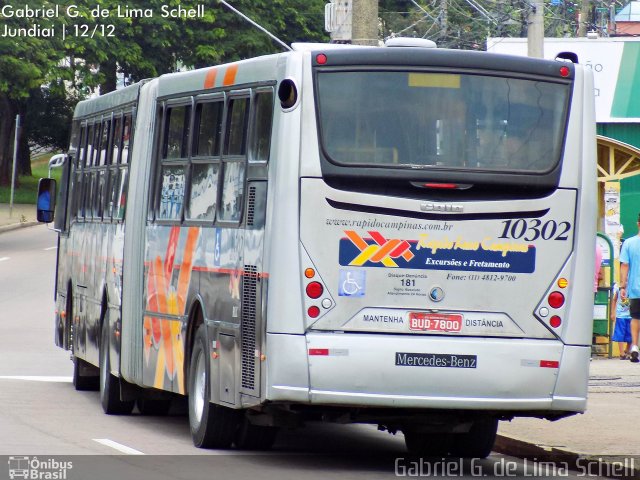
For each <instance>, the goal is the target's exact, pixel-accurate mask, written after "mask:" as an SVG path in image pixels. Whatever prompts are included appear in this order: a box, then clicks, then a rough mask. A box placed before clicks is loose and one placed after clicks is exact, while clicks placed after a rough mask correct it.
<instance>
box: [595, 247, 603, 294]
mask: <svg viewBox="0 0 640 480" xmlns="http://www.w3.org/2000/svg"><path fill="white" fill-rule="evenodd" d="M594 272H595V273H594V275H593V294H594V295H595V294H596V293H598V284H599V283H600V280H602V247H601V246H600V244H599V243H598V242H597V241H596V269H595V270H594Z"/></svg>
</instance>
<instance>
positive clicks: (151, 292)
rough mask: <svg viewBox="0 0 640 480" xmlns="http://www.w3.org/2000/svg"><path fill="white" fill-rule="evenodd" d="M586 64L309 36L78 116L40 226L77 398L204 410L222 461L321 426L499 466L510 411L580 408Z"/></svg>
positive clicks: (195, 419)
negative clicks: (349, 425)
mask: <svg viewBox="0 0 640 480" xmlns="http://www.w3.org/2000/svg"><path fill="white" fill-rule="evenodd" d="M573 57H574V56H572V55H568V54H564V55H560V56H559V58H558V60H556V61H549V60H539V59H528V58H522V57H511V56H503V55H496V54H490V53H486V52H470V51H454V50H444V49H438V48H422V47H419V46H418V47H417V46H392V45H388V46H384V47H351V46H336V45H329V44H327V45H324V44H312V45H305V44H298V45H296V44H294V46H293V50H292V51H291V52H286V53H281V54H275V55H269V56H263V57H258V58H252V59H248V60H243V61H239V62H236V63H231V64H224V65H219V66H214V67H211V68H204V69H199V70H194V71H189V72H182V73H175V74H168V75H163V76H161V77H159V78H156V79H152V80H148V81H144V82H141V83H138V84H135V85H132V86H129V87H127V88H124V89H122V90H119V91H116V92H112V93H109V94H106V95H104V96H101V97H98V98H94V99H90V100H86V101H83V102H80V103H79V104H78V106H77V108H76V111H75V117H74V120H73V133H72V138H71V142H70V143H71V144H70V149H69V151H68V153H66V154H61V155H60V156H56V157H55V158H54V159H53V160H52V166H54V167H56V168H60V169H61V170H62V172H61V173H62V180H61V182H60V185H59V188H55V184H54V183H53V182H51V181H50V180H47V179H45V180H44V181H43V184H42V186H41V187H42V188H41V192H42V193H46V194H48V195H50V196H52V197H51V198H52V199H55V202H54V201H53V200H52V201H50V202H48V203H47V201H46V199H43V203H42V205H41V208H40V212H39V213H40V216H41V219H42V220H45V221H49V222H51V221H53V223H54V228H55V229H56V230H58V231H59V249H58V263H57V274H56V275H57V277H56V292H55V302H56V312H57V313H56V318H55V324H56V343H57V345H59V346H60V347H62V348H65V349H68V350H70V351H71V353H72V358H73V362H74V384H75V387H76V388H77V389H79V390H84V389H93V388H95V389H99V390H100V398H101V402H102V406H103V408H104V410H105V412H107V413H111V414H129V413H131V412H132V410H133V409H134V406H136V405H137V409H138V411H139V412H140V413H141V414H163V413H166V412H167V411H168V409H169V407H170V405H171V401H172V399H173V397H175V396H186V397H188V405H189V407H188V411H189V423H190V426H191V432H192V436H193V441H194V444H195V445H196V446H198V447H209V448H228V447H230V446H232V445H235V446H236V447H237V448H248V449H255V448H260V449H264V448H269V447H270V446H271V445H272V444H273V442H274V439H275V435H276V432H277V429H278V427H282V426H295V425H301V424H303V423H304V422H305V421H309V420H316V419H323V420H327V421H339V422H360V423H370V424H377V425H379V426H380V428H381V429H382V430H388V431H389V432H392V433H395V432H402V433H403V434H404V436H405V439H406V444H407V447H408V449H409V450H410V451H411V452H414V453H418V454H424V455H456V456H468V457H486V456H487V455H488V454H489V453H490V451H491V448H492V446H493V443H494V440H495V435H496V430H497V426H498V422H499V421H500V420H509V419H512V418H514V417H521V416H525V417H539V418H544V419H551V420H554V419H558V418H562V417H565V416H569V415H573V414H575V413H579V412H582V411H583V410H584V409H585V406H586V397H587V380H588V366H589V358H590V352H591V350H590V344H591V321H590V319H591V318H592V285H593V281H592V279H593V273H594V272H593V268H594V262H593V261H592V260H593V255H594V238H595V222H596V220H595V212H596V157H595V156H596V150H595V120H594V110H593V82H592V75H591V72H590V71H589V70H587V69H584V68H583V67H582V66H581V65H579V64H578V63H577V61H576V60H577V59H575V58H573ZM571 59H573V60H574V61H573V62H572V61H569V60H571ZM54 194H55V196H53V195H54ZM54 212H55V213H54Z"/></svg>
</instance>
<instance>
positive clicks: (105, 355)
mask: <svg viewBox="0 0 640 480" xmlns="http://www.w3.org/2000/svg"><path fill="white" fill-rule="evenodd" d="M105 315H106V318H105V319H104V321H103V324H102V335H101V339H100V403H101V404H102V409H103V410H104V413H107V414H109V415H127V414H129V413H131V411H132V410H133V406H134V404H135V402H134V401H122V400H120V381H119V379H118V377H116V376H114V375H112V374H111V362H110V359H109V348H110V347H109V317H108V315H109V313H108V312H107V313H105Z"/></svg>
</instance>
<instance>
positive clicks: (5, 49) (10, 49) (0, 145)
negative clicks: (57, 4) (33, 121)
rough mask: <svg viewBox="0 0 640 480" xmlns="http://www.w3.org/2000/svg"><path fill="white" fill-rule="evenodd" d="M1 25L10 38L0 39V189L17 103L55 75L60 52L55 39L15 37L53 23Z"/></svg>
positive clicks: (6, 175)
mask: <svg viewBox="0 0 640 480" xmlns="http://www.w3.org/2000/svg"><path fill="white" fill-rule="evenodd" d="M26 3H27V2H25V1H23V0H15V1H13V2H12V3H11V5H12V6H13V7H14V9H18V8H20V7H23V6H24V5H26ZM47 4H48V2H45V5H47ZM3 25H4V26H6V27H5V28H7V29H8V31H9V33H10V35H7V36H4V35H3V36H2V37H0V185H7V184H9V182H10V180H11V165H12V163H13V162H12V160H13V128H14V120H15V117H16V114H17V113H18V112H19V111H20V102H21V101H23V100H25V99H26V98H28V96H29V93H30V92H31V91H32V89H34V88H37V87H39V86H40V85H42V84H43V83H45V82H46V81H47V79H48V78H49V75H50V74H51V73H52V72H54V71H55V68H56V64H57V62H58V61H59V60H60V58H61V48H60V44H59V42H58V41H57V39H56V38H49V37H45V36H43V35H40V36H30V35H26V34H20V35H19V36H17V35H18V34H19V33H21V31H20V30H18V29H29V28H31V27H33V26H34V25H38V26H39V27H40V28H41V29H46V28H51V27H53V26H54V24H53V21H50V20H47V19H42V18H40V19H38V22H37V23H36V22H35V21H34V19H26V18H21V17H19V18H18V17H9V18H5V19H4V24H3ZM11 35H16V36H11Z"/></svg>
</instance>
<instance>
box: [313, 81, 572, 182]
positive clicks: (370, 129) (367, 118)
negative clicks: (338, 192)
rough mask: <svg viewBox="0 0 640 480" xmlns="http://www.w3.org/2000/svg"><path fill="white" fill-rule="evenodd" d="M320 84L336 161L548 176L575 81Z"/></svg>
mask: <svg viewBox="0 0 640 480" xmlns="http://www.w3.org/2000/svg"><path fill="white" fill-rule="evenodd" d="M317 87H318V88H317V97H316V102H317V106H318V111H319V120H320V128H321V142H322V147H323V151H324V153H325V155H326V156H327V157H328V159H329V161H331V162H332V163H334V164H336V165H342V166H367V167H371V166H374V167H397V168H405V169H410V168H413V169H416V168H418V169H430V168H436V169H447V170H450V169H460V170H475V171H479V170H484V171H487V170H488V171H504V172H517V173H543V172H549V171H551V170H552V169H553V168H555V167H556V165H557V164H558V162H559V160H560V153H561V150H562V143H563V140H564V132H565V124H566V121H567V118H566V117H567V106H568V101H569V94H570V87H569V84H567V83H559V82H558V83H555V82H551V81H543V80H538V79H523V78H509V77H504V76H491V75H480V74H463V73H440V72H434V73H430V72H408V71H331V70H325V71H319V72H318V75H317Z"/></svg>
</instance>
